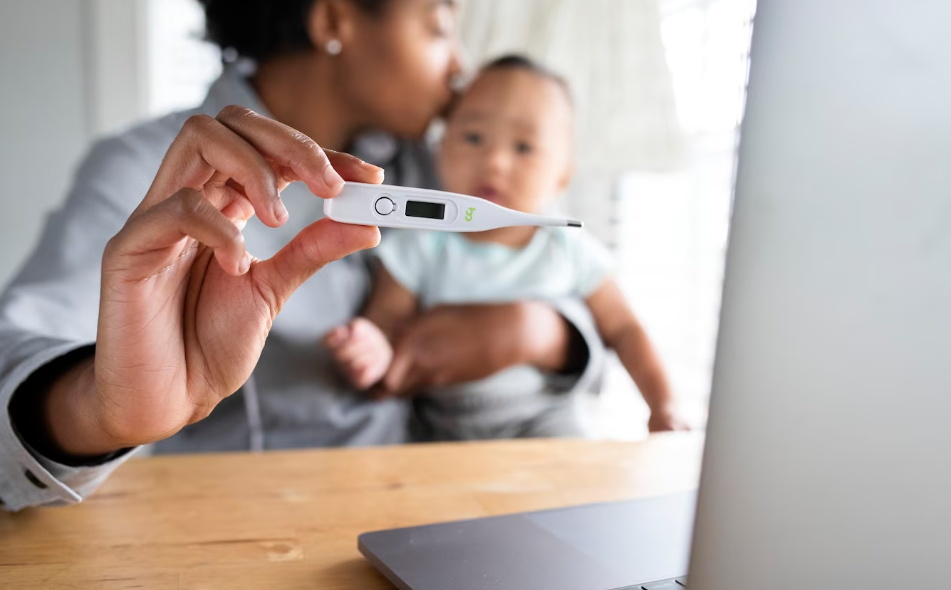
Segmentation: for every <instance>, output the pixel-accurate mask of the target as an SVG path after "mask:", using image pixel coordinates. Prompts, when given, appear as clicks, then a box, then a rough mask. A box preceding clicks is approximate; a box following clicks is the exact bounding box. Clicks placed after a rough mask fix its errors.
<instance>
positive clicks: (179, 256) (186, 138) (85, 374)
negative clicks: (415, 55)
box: [37, 107, 381, 456]
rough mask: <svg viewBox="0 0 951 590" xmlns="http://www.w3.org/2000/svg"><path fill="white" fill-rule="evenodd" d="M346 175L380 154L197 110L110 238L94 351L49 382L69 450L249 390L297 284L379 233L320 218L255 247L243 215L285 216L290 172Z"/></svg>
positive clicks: (233, 113) (58, 433) (331, 179)
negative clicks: (270, 246)
mask: <svg viewBox="0 0 951 590" xmlns="http://www.w3.org/2000/svg"><path fill="white" fill-rule="evenodd" d="M341 177H343V178H346V179H352V180H360V181H363V182H379V181H380V179H381V175H380V171H379V169H377V168H376V167H373V166H369V165H366V164H364V163H363V162H360V161H359V160H357V159H356V158H353V157H351V156H347V155H345V154H337V153H334V152H329V151H328V152H324V151H323V150H321V149H320V148H319V147H318V146H316V145H315V144H313V142H305V141H302V140H301V137H300V134H299V133H298V132H296V131H294V130H293V129H291V128H289V127H286V126H284V125H282V124H280V123H278V122H276V121H273V120H269V119H266V118H264V117H261V116H259V115H256V114H255V113H253V112H251V111H249V110H248V109H244V108H241V107H226V108H225V109H224V110H222V112H221V113H220V114H219V115H218V116H217V117H216V118H212V117H208V116H197V117H193V118H191V119H189V121H188V122H187V123H186V124H185V126H184V127H183V129H182V131H181V133H180V134H179V135H178V137H176V139H175V141H174V142H173V143H172V145H171V147H170V148H169V150H168V153H167V154H166V156H165V159H164V160H163V163H162V166H161V168H160V169H159V171H158V173H157V175H156V177H155V180H154V182H153V183H152V185H151V187H150V188H149V191H148V193H147V194H146V196H145V199H144V200H143V202H142V203H141V204H140V205H139V207H138V208H137V209H136V210H135V211H134V212H133V213H132V215H131V217H130V218H129V219H128V221H127V222H126V224H125V226H124V227H123V228H122V229H121V230H120V231H119V233H118V234H117V235H116V236H115V237H113V238H112V239H111V240H110V241H109V243H108V244H107V246H106V248H105V253H104V254H103V258H102V281H101V287H100V293H101V298H100V303H99V321H98V335H97V339H96V350H95V358H94V359H93V360H92V362H89V361H85V362H82V363H80V364H78V365H77V366H75V367H73V368H72V369H70V370H69V371H67V372H66V373H65V374H63V375H62V376H61V379H59V380H57V381H56V382H54V383H52V384H51V386H50V388H49V389H48V390H47V391H45V392H37V394H38V395H43V396H44V403H43V407H44V408H45V409H46V411H45V412H44V415H45V416H46V420H47V423H48V424H47V426H48V428H49V436H50V439H51V441H52V442H53V443H54V444H55V445H56V447H57V449H58V450H60V451H61V452H62V453H64V454H68V455H72V456H94V455H102V454H106V453H110V452H113V451H116V450H118V449H123V448H126V447H129V446H135V445H138V444H144V443H148V442H153V441H156V440H161V439H163V438H166V437H168V436H171V435H172V434H174V433H175V432H177V431H178V430H179V429H181V428H182V427H184V426H186V425H187V424H190V423H192V422H195V421H198V420H201V419H203V418H204V417H205V416H207V415H208V413H210V412H211V410H212V409H214V407H215V406H216V405H217V403H218V402H219V401H221V400H222V399H224V398H225V397H227V396H229V395H231V394H232V393H233V392H234V391H237V390H238V388H240V386H241V385H242V384H243V383H244V382H245V381H246V380H247V378H248V376H249V375H250V373H251V370H252V368H253V367H254V365H255V363H256V362H257V360H258V358H259V356H260V353H261V349H262V348H263V346H264V341H265V339H266V337H267V334H268V332H269V330H270V327H271V325H272V323H273V321H274V318H275V316H276V315H277V313H278V312H279V311H280V310H281V308H282V306H283V304H284V302H285V301H287V298H288V297H289V296H290V295H291V293H292V292H293V291H294V290H296V289H297V287H298V286H300V285H301V284H302V283H303V282H304V281H305V280H306V279H308V278H309V277H310V276H312V275H313V274H314V273H315V272H317V270H319V269H320V268H321V267H322V266H323V265H325V264H327V263H328V262H330V261H332V260H336V259H338V258H341V257H343V256H346V255H347V254H349V253H351V252H354V251H356V250H360V249H363V248H367V247H372V246H374V245H375V244H376V243H377V242H378V240H379V233H378V231H377V230H376V228H369V227H361V226H345V225H341V224H336V223H334V222H332V221H330V220H321V221H318V222H316V223H314V224H312V225H310V226H308V227H307V228H305V229H304V230H302V231H301V233H300V234H298V235H297V236H296V237H295V238H294V239H293V240H292V241H291V242H290V243H289V244H288V245H287V246H285V247H284V248H283V249H282V250H281V251H280V252H278V253H277V254H276V255H275V256H274V257H272V258H271V259H269V260H255V259H253V258H252V257H251V256H250V255H249V254H248V253H247V252H246V251H245V248H244V240H243V237H242V235H241V232H240V228H241V227H242V226H243V224H244V222H245V221H246V220H247V219H248V218H250V217H251V216H252V215H256V216H258V217H259V218H260V219H261V220H262V221H263V222H264V223H265V224H267V225H269V226H271V227H277V226H280V225H283V224H284V223H285V222H286V220H287V213H286V210H285V209H284V207H283V205H282V204H281V202H280V197H279V191H280V190H281V189H283V188H284V186H286V185H287V184H288V183H290V182H292V181H294V180H303V181H304V182H305V183H306V184H307V185H308V187H309V188H310V190H311V191H312V192H313V193H314V194H316V195H319V196H323V197H332V196H334V195H335V194H336V193H337V192H338V191H339V189H340V187H341V186H342V180H341Z"/></svg>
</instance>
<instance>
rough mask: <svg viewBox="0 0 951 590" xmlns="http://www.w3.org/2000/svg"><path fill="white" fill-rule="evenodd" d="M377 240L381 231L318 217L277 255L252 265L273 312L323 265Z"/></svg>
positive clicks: (365, 247) (372, 245)
mask: <svg viewBox="0 0 951 590" xmlns="http://www.w3.org/2000/svg"><path fill="white" fill-rule="evenodd" d="M379 243H380V230H379V229H377V228H376V227H371V226H365V225H348V224H343V223H337V222H336V221H333V220H331V219H321V220H320V221H317V222H315V223H312V224H310V225H309V226H307V227H305V228H304V229H303V230H301V232H300V233H299V234H297V235H296V236H295V237H294V239H292V240H291V241H290V242H289V243H288V244H287V245H286V246H284V247H283V248H282V249H281V250H280V251H279V252H278V253H277V254H275V255H274V256H273V257H271V258H270V259H268V260H265V261H263V262H261V263H259V264H257V265H256V266H255V275H256V278H257V279H258V280H259V282H260V285H261V288H262V289H263V290H264V292H265V294H266V295H267V296H269V297H270V301H269V303H270V304H271V305H272V309H273V310H274V311H277V310H280V309H281V307H283V304H284V302H285V301H287V298H288V297H290V296H291V294H292V293H293V292H294V291H295V290H296V289H297V288H298V287H299V286H300V285H301V284H303V282H304V281H306V280H307V279H309V278H310V277H311V276H313V275H314V273H316V272H317V271H318V270H320V269H321V268H323V266H324V265H325V264H327V263H329V262H333V261H334V260H339V259H340V258H343V257H344V256H347V255H348V254H352V253H354V252H356V251H358V250H365V249H367V248H373V247H375V246H376V245H377V244H379Z"/></svg>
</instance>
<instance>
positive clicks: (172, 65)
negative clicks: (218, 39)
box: [146, 0, 221, 117]
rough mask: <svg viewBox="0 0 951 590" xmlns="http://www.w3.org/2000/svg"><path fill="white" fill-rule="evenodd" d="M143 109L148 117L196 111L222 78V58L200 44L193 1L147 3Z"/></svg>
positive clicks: (199, 14)
mask: <svg viewBox="0 0 951 590" xmlns="http://www.w3.org/2000/svg"><path fill="white" fill-rule="evenodd" d="M146 11H147V12H146V22H147V27H146V39H147V41H146V60H147V64H148V67H147V78H146V87H147V89H148V90H147V95H146V108H147V115H148V116H150V117H153V116H160V115H164V114H166V113H169V112H172V111H177V110H182V109H187V108H192V107H195V106H198V105H199V104H200V103H201V101H202V100H203V99H204V98H205V94H206V93H207V92H208V86H209V85H210V84H211V83H212V82H213V81H214V80H215V78H217V77H218V75H219V74H220V73H221V52H220V51H219V49H218V47H216V46H215V45H212V44H211V43H207V42H205V41H203V40H202V36H203V34H204V30H205V15H204V12H203V11H202V8H201V6H200V5H199V4H198V3H197V2H195V0H147V5H146Z"/></svg>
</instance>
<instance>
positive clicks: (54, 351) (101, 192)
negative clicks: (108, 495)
mask: <svg viewBox="0 0 951 590" xmlns="http://www.w3.org/2000/svg"><path fill="white" fill-rule="evenodd" d="M150 162H151V160H150V159H148V158H144V157H143V155H142V154H141V153H139V151H138V150H137V149H136V148H135V147H134V146H133V144H131V143H129V142H128V141H127V140H126V139H124V138H122V137H120V138H113V139H109V140H105V141H103V142H100V143H99V144H97V145H96V146H95V147H94V148H93V149H92V150H91V151H90V153H89V155H87V157H86V159H85V160H84V161H83V163H82V165H81V166H80V168H79V170H78V171H77V174H76V177H75V180H74V184H73V188H72V190H71V191H70V194H69V197H68V198H67V200H66V202H65V203H64V204H63V205H62V206H61V207H60V208H59V209H58V210H57V211H55V212H54V213H52V214H51V215H50V216H49V217H48V218H47V221H46V226H45V228H44V231H43V234H42V236H41V239H40V242H39V245H38V246H37V247H36V249H35V250H34V251H33V253H32V255H31V256H30V258H29V259H28V260H27V262H26V264H25V266H24V267H23V268H22V269H21V270H20V272H19V273H18V274H17V276H16V277H15V278H14V279H13V281H12V282H11V283H10V285H9V286H8V287H7V289H6V290H5V291H4V293H3V294H2V296H0V407H3V408H6V411H4V412H3V413H2V415H0V502H2V505H3V507H4V508H5V509H7V510H19V509H21V508H24V507H27V506H38V505H44V504H62V503H74V502H79V501H81V500H82V499H83V498H84V497H86V496H87V495H88V494H90V493H91V492H92V491H93V490H94V489H96V487H98V486H99V484H101V483H102V481H103V480H104V479H105V478H106V477H107V476H108V475H109V473H111V472H112V471H113V470H114V469H115V468H116V467H117V466H118V465H119V464H120V463H121V462H123V461H125V460H126V459H127V458H128V457H129V456H130V454H131V453H122V454H120V455H119V456H117V457H116V458H114V459H112V460H110V461H106V462H104V463H102V464H100V465H94V466H88V467H70V466H66V465H62V464H59V463H56V462H54V461H51V460H49V459H48V458H45V457H43V456H41V455H40V454H39V453H37V452H35V451H34V450H33V449H31V448H29V447H28V446H27V445H26V444H25V443H24V441H23V440H22V438H21V436H20V434H19V431H18V430H17V426H18V425H16V424H13V422H12V420H11V418H10V411H9V408H10V401H11V398H12V397H13V394H14V392H16V391H17V389H18V388H19V387H20V386H21V385H22V384H23V383H24V382H25V381H26V380H27V379H28V378H29V377H30V375H31V374H32V373H33V372H35V371H36V370H38V369H39V368H40V367H42V366H44V365H46V364H48V363H49V362H51V361H52V360H54V359H57V358H59V357H61V356H63V355H66V354H69V353H70V352H72V351H74V350H77V349H79V348H81V347H84V346H89V345H91V344H93V343H94V342H95V340H96V324H97V319H98V315H99V312H98V310H99V281H100V264H101V261H102V252H103V249H104V248H105V245H106V242H107V241H108V240H109V239H110V238H111V237H112V236H113V235H115V234H116V233H117V232H118V231H119V229H121V227H122V226H123V224H124V223H125V220H126V219H127V218H128V216H129V214H130V213H131V211H132V210H133V209H134V207H135V205H136V204H137V203H138V201H139V200H141V199H142V197H143V196H144V195H145V193H146V191H147V190H148V187H149V183H150V181H151V178H152V176H154V173H155V171H154V170H150V169H149V164H150ZM40 186H41V183H38V184H37V187H38V189H39V187H40ZM21 393H22V394H23V395H29V394H30V393H29V392H28V391H23V392H21Z"/></svg>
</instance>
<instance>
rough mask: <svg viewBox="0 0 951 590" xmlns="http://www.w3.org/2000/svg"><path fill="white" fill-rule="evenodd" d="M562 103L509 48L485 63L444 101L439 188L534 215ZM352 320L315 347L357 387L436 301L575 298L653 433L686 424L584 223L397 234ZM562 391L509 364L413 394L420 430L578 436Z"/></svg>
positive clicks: (547, 179) (429, 433)
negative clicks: (455, 96) (447, 108)
mask: <svg viewBox="0 0 951 590" xmlns="http://www.w3.org/2000/svg"><path fill="white" fill-rule="evenodd" d="M572 118H573V107H572V101H571V96H570V92H569V89H568V86H567V84H566V82H565V81H564V80H563V79H562V78H560V77H558V76H557V75H555V74H553V73H551V72H549V71H548V70H546V69H544V68H542V67H541V66H539V65H537V64H535V63H533V62H532V61H530V60H528V59H525V58H522V57H518V56H509V57H505V58H501V59H498V60H496V61H493V62H491V63H489V64H488V65H486V66H485V67H484V68H482V70H481V71H480V72H479V74H478V76H477V77H476V79H475V80H474V81H473V83H472V85H471V86H470V87H469V88H468V90H467V91H466V92H465V94H464V95H463V96H462V97H461V98H460V100H459V102H458V103H457V105H456V106H455V108H454V109H453V111H452V113H451V114H450V117H449V119H448V121H447V126H446V132H445V135H444V137H443V140H442V144H441V148H440V151H439V155H438V168H439V174H440V178H441V180H442V183H443V186H444V188H445V189H446V190H448V191H451V192H456V193H462V194H467V195H474V196H476V197H480V198H483V199H486V200H488V201H492V202H494V203H498V204H499V205H503V206H505V207H509V208H512V209H517V210H520V211H527V212H531V213H541V212H544V210H545V208H546V206H547V205H548V204H549V202H550V200H551V199H552V197H554V196H555V195H557V194H558V193H560V192H561V191H563V190H564V189H565V188H566V187H567V185H568V182H569V180H570V178H571V172H572V161H571V160H572V158H571V152H572V148H571V144H572V126H573V124H572ZM377 255H378V257H379V260H380V262H381V264H380V266H379V268H378V270H377V273H378V274H377V275H376V277H375V282H374V287H373V291H372V294H371V295H370V298H369V300H368V302H367V305H366V308H365V309H364V312H363V315H362V317H358V318H356V319H354V320H353V321H352V322H350V324H348V325H347V326H341V327H339V328H337V329H335V330H334V331H332V332H331V333H330V334H328V336H327V338H326V344H327V345H328V346H329V347H330V349H331V350H332V351H333V352H334V355H335V358H336V359H337V362H338V364H339V366H340V368H341V370H342V371H343V372H344V374H345V375H346V376H347V377H348V378H349V379H350V381H351V382H352V383H353V384H354V385H355V386H356V387H358V388H360V389H367V388H369V387H371V386H372V385H374V384H375V383H377V382H378V381H379V380H381V379H382V378H383V377H384V375H385V374H386V373H387V370H388V368H389V366H390V362H391V360H392V358H393V348H392V346H393V343H394V342H395V338H396V337H397V336H398V334H397V331H398V329H399V326H400V325H402V324H403V323H405V322H406V321H407V320H409V319H411V318H412V317H413V316H414V315H415V314H416V313H418V310H420V309H428V308H431V307H434V306H437V305H445V304H472V303H502V302H510V301H522V300H555V299H560V298H566V297H575V298H582V299H584V301H585V303H586V304H587V305H588V307H589V308H590V310H591V314H592V316H593V317H594V320H595V322H596V325H597V328H598V331H599V333H600V335H601V337H602V339H603V340H604V342H605V344H606V345H607V346H609V347H610V348H612V349H614V350H615V351H616V352H617V354H618V356H619V357H620V359H621V361H622V363H623V364H624V367H625V368H626V369H627V371H628V373H629V374H630V375H631V377H632V378H633V379H634V381H635V383H636V384H637V386H638V387H639V389H640V391H641V393H642V395H643V396H644V399H645V401H646V402H647V404H648V406H649V407H650V409H651V417H650V422H649V427H650V430H651V431H658V430H677V429H686V428H687V424H686V422H685V420H684V419H683V417H682V416H681V414H680V412H679V410H678V405H677V403H676V400H675V399H674V396H673V395H672V393H671V391H670V387H669V385H668V381H667V378H666V376H665V374H664V370H663V367H662V366H661V363H660V361H659V359H658V357H657V354H656V353H655V351H654V349H653V347H652V346H651V343H650V340H649V339H648V337H647V334H646V333H645V331H644V329H643V328H642V327H641V325H640V323H639V322H638V320H637V318H636V317H635V315H634V313H633V312H632V311H631V308H630V306H628V304H627V302H626V301H625V299H624V296H623V294H622V293H621V290H620V289H619V288H618V285H617V283H616V282H615V280H614V279H613V278H611V276H610V275H611V257H610V255H609V254H608V252H607V251H606V250H605V249H604V248H603V247H601V246H600V245H598V243H597V242H595V241H594V240H593V239H592V238H590V237H589V236H587V235H586V234H585V233H584V232H583V231H582V230H578V229H568V228H536V227H509V228H501V229H495V230H490V231H484V232H479V233H448V232H447V233H443V232H422V231H408V230H404V231H397V232H390V233H388V234H387V235H386V236H385V238H384V240H383V243H382V244H381V245H380V246H379V248H378V249H377ZM573 402H574V400H573V399H572V398H571V396H567V395H564V394H557V393H553V392H552V391H551V389H550V388H549V387H548V385H547V381H546V377H545V375H544V374H542V373H541V372H540V371H539V370H537V369H535V368H533V367H528V366H517V367H514V368H511V369H507V370H504V371H501V372H499V373H496V374H495V375H492V376H491V377H489V378H487V379H483V380H481V381H477V382H471V383H465V384H462V385H457V386H452V387H443V388H437V389H435V390H429V391H427V392H425V394H424V395H422V396H420V397H418V398H417V399H416V402H415V405H416V409H417V412H416V413H417V418H418V424H417V427H419V428H421V431H422V433H421V436H422V437H424V438H427V439H432V440H468V439H484V438H513V437H532V436H577V435H581V434H582V429H581V426H580V423H579V420H578V416H577V412H576V409H575V406H576V404H574V403H573Z"/></svg>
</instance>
